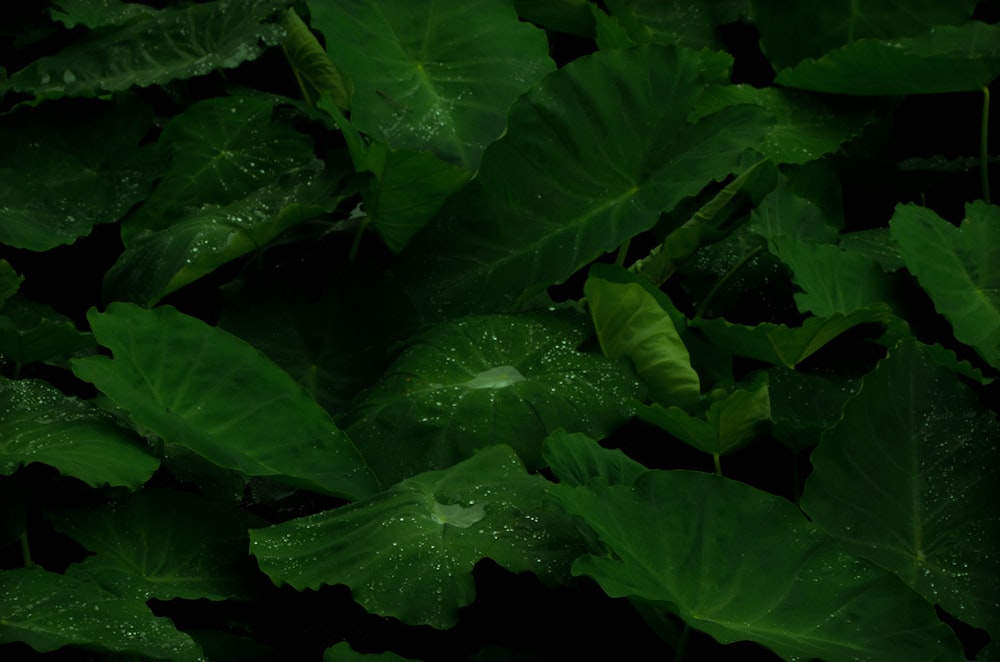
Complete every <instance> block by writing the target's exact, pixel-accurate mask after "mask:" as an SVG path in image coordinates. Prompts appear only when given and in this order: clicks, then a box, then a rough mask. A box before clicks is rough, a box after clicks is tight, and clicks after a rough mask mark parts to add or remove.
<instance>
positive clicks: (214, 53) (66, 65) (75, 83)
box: [0, 0, 287, 98]
mask: <svg viewBox="0 0 1000 662" xmlns="http://www.w3.org/2000/svg"><path fill="white" fill-rule="evenodd" d="M286 5H287V3H286V2H285V1H284V0H215V1H214V2H205V3H201V4H195V5H191V6H186V7H183V8H172V9H164V10H161V11H159V12H157V13H155V14H152V15H150V16H148V17H144V18H138V19H136V20H134V21H131V22H128V23H125V24H124V25H122V26H120V27H118V28H117V29H111V30H108V31H96V32H92V33H90V34H89V38H86V39H84V40H82V41H79V42H77V43H74V44H72V45H70V46H67V47H66V48H64V49H63V50H61V51H59V52H58V53H56V54H55V55H51V56H47V57H43V58H41V59H39V60H36V61H34V62H32V63H31V64H29V65H28V66H26V67H24V68H23V69H21V70H20V71H17V72H15V73H14V74H13V75H12V76H11V77H10V80H9V81H8V82H7V83H6V87H9V88H11V89H14V90H17V91H19V92H25V93H28V94H32V95H34V96H35V97H38V98H56V97H62V96H92V95H95V94H98V93H102V92H114V91H117V90H125V89H128V88H130V87H132V86H133V85H139V86H141V87H145V86H148V85H160V84H163V83H166V82H167V81H170V80H173V79H175V78H190V77H192V76H203V75H205V74H207V73H210V72H212V71H215V70H216V69H223V68H232V67H236V66H239V65H240V64H242V63H243V62H246V61H247V60H253V59H255V58H256V57H257V56H258V55H260V53H261V52H262V51H263V50H264V49H265V48H266V47H267V46H271V45H274V44H277V43H279V42H280V41H281V39H282V38H283V37H284V32H285V31H284V30H283V29H282V28H281V26H279V25H277V24H275V23H271V22H269V19H270V18H271V17H272V16H273V15H274V14H275V13H277V12H278V11H279V10H281V9H284V7H285V6H286ZM0 89H2V88H0Z"/></svg>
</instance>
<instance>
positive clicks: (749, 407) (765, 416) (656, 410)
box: [637, 380, 771, 457]
mask: <svg viewBox="0 0 1000 662" xmlns="http://www.w3.org/2000/svg"><path fill="white" fill-rule="evenodd" d="M713 396H715V393H714V391H713ZM715 397H718V399H717V400H715V401H714V402H712V404H710V405H709V407H708V411H707V412H706V413H705V418H704V419H702V418H699V417H697V416H692V415H690V414H689V413H687V412H686V411H684V409H682V408H680V407H663V406H661V405H659V404H653V405H651V406H644V407H640V408H639V410H638V412H637V413H638V415H639V418H640V419H642V420H644V421H647V422H649V423H652V424H654V425H656V426H657V427H659V428H660V429H661V430H665V431H666V432H669V433H670V434H672V435H674V436H675V437H677V438H678V439H680V440H681V441H683V442H684V443H686V444H687V445H689V446H692V447H694V448H697V449H698V450H700V451H703V452H705V453H709V454H711V455H714V456H716V457H718V456H720V455H725V454H726V453H731V452H732V451H734V450H736V449H738V448H740V447H741V446H744V445H746V444H747V443H748V442H750V441H752V440H753V439H754V438H755V437H757V436H758V435H759V434H760V432H761V428H762V427H763V424H764V423H766V422H767V421H769V420H770V418H771V401H770V398H769V396H768V388H767V382H766V381H764V380H757V382H756V383H753V384H749V385H745V386H739V387H737V388H734V389H733V390H731V391H730V392H728V393H725V392H723V393H722V394H720V395H718V396H715Z"/></svg>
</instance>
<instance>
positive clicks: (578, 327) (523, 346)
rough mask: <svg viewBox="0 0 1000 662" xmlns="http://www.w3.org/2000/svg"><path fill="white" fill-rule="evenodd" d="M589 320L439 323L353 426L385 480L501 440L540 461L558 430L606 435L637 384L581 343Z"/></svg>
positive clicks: (368, 399) (532, 463) (361, 408)
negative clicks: (544, 444)
mask: <svg viewBox="0 0 1000 662" xmlns="http://www.w3.org/2000/svg"><path fill="white" fill-rule="evenodd" d="M587 327H588V325H587V321H586V318H584V317H583V316H581V315H575V314H570V313H559V312H557V313H547V314H546V313H538V314H524V315H489V316H481V317H469V318H464V319H460V320H457V321H454V322H447V323H443V324H440V325H438V326H435V327H433V328H431V329H430V330H428V331H427V332H425V333H422V334H421V335H419V336H418V337H416V338H415V339H413V340H412V341H411V343H410V346H409V347H408V348H407V349H406V350H404V351H403V352H402V354H401V355H400V356H399V357H398V358H397V359H396V360H395V361H394V362H393V364H392V365H391V366H390V367H389V369H388V370H387V371H386V373H385V375H383V377H382V378H381V379H380V380H379V382H378V383H376V384H375V385H374V386H372V388H371V389H369V390H368V391H367V392H366V393H364V394H363V395H362V396H361V397H360V398H359V401H358V403H357V405H356V406H355V408H354V410H353V411H352V412H351V414H350V416H349V418H348V421H349V423H348V425H347V426H346V427H345V430H346V431H347V434H348V435H349V436H350V437H351V439H353V440H354V442H355V443H356V444H357V445H358V448H359V449H360V450H361V453H362V455H364V457H365V459H366V460H367V461H368V464H369V465H370V466H371V467H372V469H373V470H374V471H375V474H376V475H377V476H378V477H379V480H380V481H382V484H383V485H391V484H393V483H395V482H397V481H399V480H402V479H403V478H405V477H407V476H411V475H413V474H414V473H417V472H420V471H426V470H429V469H442V468H444V467H448V466H451V465H453V464H455V463H456V462H458V461H460V460H463V459H465V458H467V457H469V456H471V455H472V454H473V453H474V452H475V451H477V450H479V449H481V448H485V447H487V446H492V445H494V444H507V445H509V446H511V447H512V448H514V450H516V451H517V453H518V455H519V456H520V457H521V458H522V459H523V460H524V463H525V464H526V465H527V466H528V468H529V469H532V470H534V469H537V468H539V467H541V466H542V465H543V462H542V456H541V444H542V440H543V439H544V438H545V437H546V436H547V435H548V434H549V433H550V432H552V431H553V430H555V429H557V428H566V429H567V430H568V431H570V432H583V433H586V434H588V435H590V436H592V437H594V438H597V439H601V438H604V437H605V436H607V435H608V434H610V433H611V432H613V431H614V430H615V429H616V428H618V427H619V426H620V425H622V424H623V423H625V421H626V420H627V419H628V417H629V416H630V415H631V405H630V404H629V399H630V398H633V397H635V396H637V395H638V393H639V389H640V387H639V385H638V383H637V382H636V380H635V377H634V376H633V374H632V371H631V370H630V369H629V368H628V366H627V365H625V364H624V363H623V362H620V361H612V360H609V359H607V358H605V357H603V356H601V355H599V354H595V353H590V352H581V351H578V350H577V347H578V346H579V345H580V343H581V342H583V340H585V339H586V337H587Z"/></svg>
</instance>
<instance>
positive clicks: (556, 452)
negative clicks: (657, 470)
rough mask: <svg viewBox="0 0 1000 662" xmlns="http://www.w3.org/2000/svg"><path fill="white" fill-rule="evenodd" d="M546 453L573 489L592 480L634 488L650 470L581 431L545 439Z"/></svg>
mask: <svg viewBox="0 0 1000 662" xmlns="http://www.w3.org/2000/svg"><path fill="white" fill-rule="evenodd" d="M542 454H543V455H544V456H545V461H546V462H547V463H548V465H549V467H550V468H551V469H552V473H554V474H555V475H557V476H559V480H560V481H561V482H562V483H564V484H566V485H570V486H572V487H579V486H581V485H586V484H587V483H588V482H589V481H591V480H603V481H605V482H606V483H607V484H608V485H626V486H628V485H632V484H634V483H635V481H636V479H637V478H638V477H639V476H641V475H642V474H644V473H646V472H647V471H648V469H647V468H646V467H644V466H643V465H641V464H639V463H638V462H636V461H635V460H633V459H631V458H630V457H629V456H628V455H625V453H623V452H622V451H620V450H618V449H617V448H614V449H607V448H601V447H600V446H598V445H597V444H596V443H595V442H594V440H593V439H591V438H589V437H588V436H587V435H585V434H580V433H579V432H577V433H574V434H569V433H568V432H566V431H565V430H556V431H555V432H553V433H552V434H550V435H549V436H548V437H546V439H545V443H544V444H543V445H542Z"/></svg>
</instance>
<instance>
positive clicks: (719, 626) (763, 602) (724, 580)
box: [550, 471, 962, 662]
mask: <svg viewBox="0 0 1000 662" xmlns="http://www.w3.org/2000/svg"><path fill="white" fill-rule="evenodd" d="M550 491H551V492H552V494H553V495H554V496H555V497H556V499H557V500H558V501H559V503H560V504H561V505H562V507H563V508H565V509H566V511H567V512H569V513H570V514H572V515H576V516H578V517H581V518H583V520H584V521H585V522H586V523H587V524H588V525H589V526H590V527H591V528H593V530H594V532H595V533H596V534H597V536H598V537H599V538H600V540H602V541H603V542H604V543H605V544H606V545H607V546H608V548H609V553H608V554H606V555H604V556H600V557H599V556H594V555H587V556H583V557H581V558H580V559H578V560H577V561H576V562H575V563H574V564H573V573H574V574H576V575H587V576H590V577H592V578H594V579H595V580H596V581H597V582H598V583H600V585H601V587H602V588H603V589H604V590H605V591H606V592H607V593H608V595H610V596H612V597H630V598H633V599H637V600H640V601H642V602H646V603H650V602H651V603H654V604H656V605H660V606H662V607H666V608H669V609H670V610H671V611H673V612H675V613H676V614H677V615H679V616H680V617H681V618H682V619H684V621H685V622H686V623H687V624H688V625H690V626H691V627H693V628H695V629H698V630H701V631H702V632H706V633H708V634H709V635H711V636H712V637H714V638H715V639H717V640H718V641H720V642H722V643H730V642H733V641H740V640H747V639H749V640H751V641H756V642H757V643H759V644H762V645H764V646H766V647H768V648H770V649H771V650H773V651H775V652H777V653H778V654H779V655H781V656H782V657H784V658H785V659H811V658H821V659H824V660H830V661H831V662H836V661H839V660H845V661H846V660H856V659H858V658H859V657H860V658H864V659H878V660H899V661H900V662H910V661H912V660H932V659H935V658H936V657H937V658H941V659H949V660H958V659H961V655H962V654H961V647H960V646H959V644H958V641H957V640H956V639H955V635H954V634H952V632H951V630H949V629H948V627H947V626H945V625H944V624H943V623H941V621H940V620H938V618H937V615H936V614H935V613H934V609H933V608H932V607H931V605H930V604H928V603H927V602H925V601H924V600H923V599H921V598H920V597H919V596H918V595H916V594H915V593H913V591H911V590H910V589H909V588H908V587H906V586H905V585H904V584H903V583H902V582H900V581H899V579H898V578H897V577H895V576H894V575H892V574H890V573H888V572H885V571H884V570H882V569H880V568H878V567H876V566H874V565H873V564H870V563H868V562H867V561H865V560H864V559H861V558H858V557H856V556H851V555H849V554H846V553H844V552H842V551H840V550H839V548H838V547H837V546H836V545H835V544H834V543H833V541H832V540H831V539H830V538H829V537H828V536H827V535H826V534H824V533H822V532H821V531H820V530H819V529H818V528H817V527H816V526H815V525H813V524H812V523H810V522H808V521H807V520H806V519H805V518H804V517H803V516H802V513H801V512H799V510H798V509H797V508H796V507H795V506H793V505H792V504H791V503H789V502H788V501H785V500H784V499H781V498H780V497H776V496H774V495H771V494H768V493H766V492H762V491H760V490H757V489H754V488H752V487H750V486H748V485H745V484H743V483H739V482H736V481H732V480H728V479H725V478H721V477H718V476H713V475H710V474H704V473H697V472H688V471H649V472H647V473H645V474H642V475H641V476H639V477H638V478H637V479H636V480H635V483H634V485H632V486H618V485H608V484H606V483H604V482H602V481H593V482H591V483H589V484H588V485H587V486H586V487H569V486H567V485H562V484H560V485H556V486H554V487H553V488H551V490H550ZM789 568H794V569H795V570H794V572H789Z"/></svg>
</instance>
